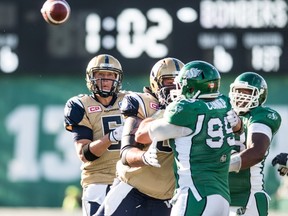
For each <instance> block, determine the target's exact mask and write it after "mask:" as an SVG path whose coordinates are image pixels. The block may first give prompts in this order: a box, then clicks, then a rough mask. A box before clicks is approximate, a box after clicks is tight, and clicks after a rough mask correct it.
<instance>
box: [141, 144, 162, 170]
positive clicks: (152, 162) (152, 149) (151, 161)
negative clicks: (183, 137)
mask: <svg viewBox="0 0 288 216" xmlns="http://www.w3.org/2000/svg"><path fill="white" fill-rule="evenodd" d="M142 160H143V162H144V164H146V165H148V166H153V167H158V168H159V167H161V165H160V164H159V162H158V159H157V141H156V139H153V142H152V143H151V144H150V146H149V148H148V150H147V151H146V152H145V153H144V154H143V155H142Z"/></svg>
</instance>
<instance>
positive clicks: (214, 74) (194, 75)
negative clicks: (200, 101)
mask: <svg viewBox="0 0 288 216" xmlns="http://www.w3.org/2000/svg"><path fill="white" fill-rule="evenodd" d="M220 80H221V76H220V73H219V72H218V70H217V69H216V68H215V67H214V66H213V65H211V64H209V63H208V62H205V61H200V60H195V61H191V62H189V63H187V64H185V65H184V67H183V68H182V69H181V71H180V73H179V75H178V76H177V77H176V78H175V83H176V88H177V90H176V91H175V93H176V95H173V97H174V98H173V100H174V99H177V98H179V97H180V98H183V97H184V98H186V99H196V98H206V99H209V98H216V97H218V95H219V94H220V92H219V88H220Z"/></svg>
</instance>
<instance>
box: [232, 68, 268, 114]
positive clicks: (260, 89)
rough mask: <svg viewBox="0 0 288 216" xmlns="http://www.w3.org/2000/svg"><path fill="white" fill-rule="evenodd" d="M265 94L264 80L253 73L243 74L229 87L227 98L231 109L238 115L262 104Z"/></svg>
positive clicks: (265, 85) (265, 84)
mask: <svg viewBox="0 0 288 216" xmlns="http://www.w3.org/2000/svg"><path fill="white" fill-rule="evenodd" d="M267 94H268V89H267V83H266V81H265V80H264V78H263V77H262V76H260V75H259V74H257V73H254V72H245V73H242V74H241V75H239V76H238V77H237V78H236V79H235V81H234V82H233V83H232V84H231V85H230V92H229V97H230V99H231V104H232V107H233V109H234V110H235V111H236V112H237V113H238V114H239V113H241V112H242V113H246V112H248V111H249V110H250V109H253V108H255V107H258V106H261V105H262V104H264V103H265V101H266V99H267Z"/></svg>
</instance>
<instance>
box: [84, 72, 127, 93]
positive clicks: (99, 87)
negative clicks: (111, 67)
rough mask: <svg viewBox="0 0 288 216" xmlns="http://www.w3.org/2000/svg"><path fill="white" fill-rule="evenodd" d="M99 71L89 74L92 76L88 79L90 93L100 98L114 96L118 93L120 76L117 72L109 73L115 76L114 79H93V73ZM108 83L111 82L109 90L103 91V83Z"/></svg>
mask: <svg viewBox="0 0 288 216" xmlns="http://www.w3.org/2000/svg"><path fill="white" fill-rule="evenodd" d="M97 72H99V71H97V70H95V71H94V72H91V74H92V76H90V77H89V82H90V83H91V91H92V92H93V93H94V94H99V95H100V96H101V97H104V98H106V97H109V96H113V95H114V94H116V93H118V92H119V90H120V88H121V82H120V80H121V79H120V74H119V73H117V72H109V71H107V72H109V73H113V74H115V79H111V78H95V73H97ZM107 81H110V82H112V84H111V88H110V89H104V87H103V86H104V85H105V84H104V82H107Z"/></svg>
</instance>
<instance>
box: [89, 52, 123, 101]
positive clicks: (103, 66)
mask: <svg viewBox="0 0 288 216" xmlns="http://www.w3.org/2000/svg"><path fill="white" fill-rule="evenodd" d="M100 71H105V72H111V73H114V74H115V75H116V76H115V79H107V78H98V79H96V78H95V73H97V72H100ZM122 77H123V71H122V66H121V64H120V62H119V61H118V60H117V59H116V58H114V57H113V56H111V55H108V54H101V55H97V56H95V57H94V58H92V59H91V60H90V62H89V63H88V65H87V68H86V85H87V88H88V89H89V90H90V91H91V92H93V93H94V94H99V95H100V96H101V97H109V96H112V95H114V94H117V93H118V92H119V91H120V90H121V88H122ZM107 80H110V81H113V84H112V87H111V89H110V90H103V89H102V85H103V84H102V83H103V81H107ZM97 81H98V84H99V83H100V84H99V86H98V85H97ZM99 81H100V82H99Z"/></svg>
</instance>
